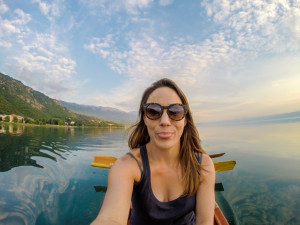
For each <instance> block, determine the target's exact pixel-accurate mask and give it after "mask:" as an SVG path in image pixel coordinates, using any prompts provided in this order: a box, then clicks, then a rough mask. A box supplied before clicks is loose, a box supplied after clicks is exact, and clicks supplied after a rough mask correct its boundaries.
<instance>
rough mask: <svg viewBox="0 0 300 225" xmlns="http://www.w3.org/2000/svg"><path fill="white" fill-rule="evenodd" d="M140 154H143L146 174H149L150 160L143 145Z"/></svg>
mask: <svg viewBox="0 0 300 225" xmlns="http://www.w3.org/2000/svg"><path fill="white" fill-rule="evenodd" d="M140 153H141V158H142V163H143V169H144V172H145V173H147V172H148V171H149V170H150V166H149V160H148V154H147V149H146V145H142V146H141V147H140Z"/></svg>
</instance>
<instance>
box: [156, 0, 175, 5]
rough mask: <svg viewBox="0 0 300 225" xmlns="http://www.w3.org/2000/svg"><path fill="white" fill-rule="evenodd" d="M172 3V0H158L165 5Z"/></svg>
mask: <svg viewBox="0 0 300 225" xmlns="http://www.w3.org/2000/svg"><path fill="white" fill-rule="evenodd" d="M172 3H173V0H159V4H160V5H163V6H166V5H171V4H172Z"/></svg>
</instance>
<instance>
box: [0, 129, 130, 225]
mask: <svg viewBox="0 0 300 225" xmlns="http://www.w3.org/2000/svg"><path fill="white" fill-rule="evenodd" d="M124 140H125V139H124V130H112V129H111V130H109V129H107V130H104V129H102V130H100V129H90V128H89V129H78V128H71V129H70V128H49V127H25V128H24V132H23V134H22V135H19V136H13V135H10V134H8V133H6V134H0V159H1V164H0V165H1V172H0V224H5V225H7V224H14V225H18V224H30V225H31V224H37V225H38V224H43V225H45V224H88V223H90V222H91V221H92V220H93V219H94V218H95V215H96V214H97V212H98V210H99V207H100V204H101V202H102V200H103V198H104V193H97V192H96V191H95V189H94V186H105V185H107V173H108V170H104V169H99V168H93V167H91V166H90V163H91V161H92V159H93V157H94V155H99V154H100V155H101V154H102V152H107V149H110V152H113V151H115V152H116V153H113V154H114V155H116V156H117V155H121V154H124V153H125V151H127V149H126V145H124ZM112 143H113V144H112ZM125 144H126V143H125ZM87 146H89V147H87ZM102 146H103V149H102ZM108 146H110V147H108ZM113 146H115V147H113ZM86 147H87V148H86Z"/></svg>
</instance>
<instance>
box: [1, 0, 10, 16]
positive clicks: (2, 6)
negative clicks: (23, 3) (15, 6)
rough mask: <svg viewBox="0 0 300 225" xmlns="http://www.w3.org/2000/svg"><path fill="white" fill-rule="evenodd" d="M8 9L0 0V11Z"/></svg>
mask: <svg viewBox="0 0 300 225" xmlns="http://www.w3.org/2000/svg"><path fill="white" fill-rule="evenodd" d="M8 10H9V8H8V7H7V5H6V4H4V2H3V0H0V13H2V14H4V13H6V12H7V11H8Z"/></svg>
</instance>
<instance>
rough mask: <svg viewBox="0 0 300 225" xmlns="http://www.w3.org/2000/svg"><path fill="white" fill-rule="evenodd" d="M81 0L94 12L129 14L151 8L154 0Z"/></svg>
mask: <svg viewBox="0 0 300 225" xmlns="http://www.w3.org/2000/svg"><path fill="white" fill-rule="evenodd" d="M80 2H81V4H82V5H83V6H85V7H88V9H89V10H90V13H92V14H97V15H113V14H116V13H119V12H123V11H124V12H126V13H127V14H129V15H138V14H140V13H141V11H143V10H145V9H147V8H149V7H150V5H151V4H152V2H153V0H127V1H123V0H100V1H99V0H80Z"/></svg>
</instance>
